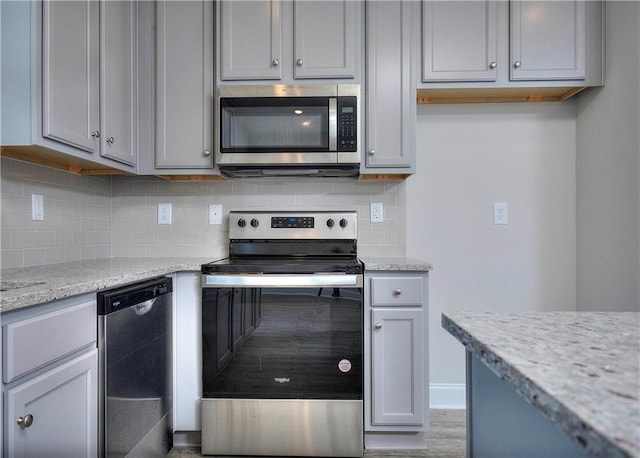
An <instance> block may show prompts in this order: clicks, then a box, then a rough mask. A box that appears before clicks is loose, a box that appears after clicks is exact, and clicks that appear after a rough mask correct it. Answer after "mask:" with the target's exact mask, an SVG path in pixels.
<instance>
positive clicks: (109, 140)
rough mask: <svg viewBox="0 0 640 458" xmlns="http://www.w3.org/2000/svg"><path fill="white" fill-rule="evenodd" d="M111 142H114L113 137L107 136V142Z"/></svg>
mask: <svg viewBox="0 0 640 458" xmlns="http://www.w3.org/2000/svg"><path fill="white" fill-rule="evenodd" d="M113 142H114V140H113V137H109V138H107V143H109V144H110V145H111V144H113Z"/></svg>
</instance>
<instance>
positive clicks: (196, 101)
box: [155, 0, 213, 169]
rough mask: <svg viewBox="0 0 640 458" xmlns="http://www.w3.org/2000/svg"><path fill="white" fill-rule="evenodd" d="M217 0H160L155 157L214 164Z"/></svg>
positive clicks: (176, 164)
mask: <svg viewBox="0 0 640 458" xmlns="http://www.w3.org/2000/svg"><path fill="white" fill-rule="evenodd" d="M212 59H213V4H212V2H210V1H206V0H203V1H161V2H157V3H156V72H155V74H156V125H155V139H156V145H155V150H156V153H155V154H156V158H155V159H156V163H155V167H156V168H160V169H170V168H178V169H179V168H188V169H211V168H212V167H213V154H212V152H213V60H212Z"/></svg>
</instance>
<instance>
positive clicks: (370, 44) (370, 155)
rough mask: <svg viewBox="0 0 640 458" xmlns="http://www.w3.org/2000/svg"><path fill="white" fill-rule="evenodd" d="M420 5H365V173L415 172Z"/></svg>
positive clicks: (389, 2) (389, 1)
mask: <svg viewBox="0 0 640 458" xmlns="http://www.w3.org/2000/svg"><path fill="white" fill-rule="evenodd" d="M418 15H419V4H418V3H417V2H414V1H410V0H402V1H393V0H387V1H377V0H376V1H369V2H367V3H366V16H365V17H366V57H367V59H366V62H367V63H366V99H365V100H366V102H365V107H366V121H365V122H366V129H365V130H366V147H365V148H364V157H363V161H362V167H361V170H360V171H361V173H363V174H368V173H402V174H408V173H413V172H415V157H416V144H415V138H416V132H415V130H416V104H415V100H416V80H415V75H416V67H415V63H416V60H417V52H418V50H417V49H416V48H417V43H416V42H417V36H418V35H417V29H418V22H417V20H416V18H417V17H418Z"/></svg>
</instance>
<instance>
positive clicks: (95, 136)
mask: <svg viewBox="0 0 640 458" xmlns="http://www.w3.org/2000/svg"><path fill="white" fill-rule="evenodd" d="M91 136H92V137H93V138H100V131H99V130H94V131H93V132H91Z"/></svg>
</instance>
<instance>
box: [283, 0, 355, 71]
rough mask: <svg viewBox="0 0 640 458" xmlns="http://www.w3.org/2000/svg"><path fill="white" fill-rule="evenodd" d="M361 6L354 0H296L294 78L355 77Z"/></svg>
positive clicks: (294, 14)
mask: <svg viewBox="0 0 640 458" xmlns="http://www.w3.org/2000/svg"><path fill="white" fill-rule="evenodd" d="M357 6H358V2H356V1H353V0H333V1H317V0H316V1H314V0H294V3H293V17H294V20H293V34H294V36H293V42H294V45H293V77H294V78H355V63H356V53H355V48H356V36H357V34H356V30H357V29H358V27H357V25H358V24H357V21H356V7H357Z"/></svg>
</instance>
